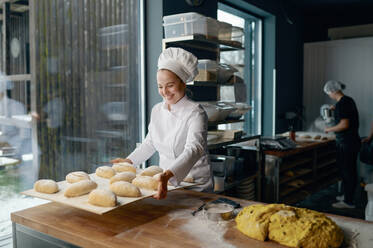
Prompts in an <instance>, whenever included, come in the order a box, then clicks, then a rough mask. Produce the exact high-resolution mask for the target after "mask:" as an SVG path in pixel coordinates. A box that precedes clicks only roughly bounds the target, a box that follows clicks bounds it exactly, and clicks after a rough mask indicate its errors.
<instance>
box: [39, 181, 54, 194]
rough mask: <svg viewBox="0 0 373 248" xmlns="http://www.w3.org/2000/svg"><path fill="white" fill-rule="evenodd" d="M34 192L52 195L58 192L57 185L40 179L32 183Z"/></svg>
mask: <svg viewBox="0 0 373 248" xmlns="http://www.w3.org/2000/svg"><path fill="white" fill-rule="evenodd" d="M34 190H35V191H37V192H40V193H46V194H54V193H56V192H58V184H57V183H56V182H55V181H53V180H51V179H40V180H38V181H36V182H35V183H34Z"/></svg>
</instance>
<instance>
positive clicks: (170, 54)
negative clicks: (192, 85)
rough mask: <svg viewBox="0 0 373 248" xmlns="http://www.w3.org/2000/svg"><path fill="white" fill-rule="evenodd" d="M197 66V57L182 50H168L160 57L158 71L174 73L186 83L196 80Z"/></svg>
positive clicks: (173, 48) (172, 48) (171, 48)
mask: <svg viewBox="0 0 373 248" xmlns="http://www.w3.org/2000/svg"><path fill="white" fill-rule="evenodd" d="M197 66H198V59H197V57H196V56H194V55H193V54H192V53H190V52H188V51H185V50H184V49H182V48H176V47H170V48H167V49H166V50H164V51H163V52H162V53H161V55H159V59H158V70H161V69H167V70H169V71H172V72H173V73H175V74H176V75H177V76H179V78H180V79H181V80H182V81H183V82H184V83H187V82H190V81H193V80H194V78H195V77H196V76H197V74H198V68H197Z"/></svg>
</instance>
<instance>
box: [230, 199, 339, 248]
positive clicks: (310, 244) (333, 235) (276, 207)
mask: <svg viewBox="0 0 373 248" xmlns="http://www.w3.org/2000/svg"><path fill="white" fill-rule="evenodd" d="M236 223H237V228H238V229H239V230H240V231H241V232H243V233H244V234H246V235H247V236H249V237H251V238H254V239H258V240H261V241H264V240H266V239H267V238H268V239H270V240H273V241H276V242H278V243H280V244H282V245H286V246H289V247H303V248H328V247H333V248H334V247H339V246H340V245H341V244H342V241H343V232H342V230H341V229H340V228H339V227H338V226H337V225H336V224H335V223H334V222H333V221H332V220H331V219H329V218H328V217H326V216H325V215H324V214H322V213H319V212H316V211H313V210H309V209H304V208H295V207H291V206H286V205H284V204H268V205H262V204H256V205H251V206H248V207H245V208H244V209H243V210H242V211H241V212H240V213H239V214H238V216H237V217H236Z"/></svg>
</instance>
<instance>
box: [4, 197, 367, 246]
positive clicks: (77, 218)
mask: <svg viewBox="0 0 373 248" xmlns="http://www.w3.org/2000/svg"><path fill="white" fill-rule="evenodd" d="M218 197H221V196H219V195H214V194H206V193H200V192H195V191H190V190H176V191H173V192H170V193H169V194H168V197H167V199H165V200H161V201H158V200H155V199H153V198H148V199H143V200H141V201H137V202H134V203H131V204H129V205H125V206H123V207H121V208H118V209H116V210H114V211H112V212H109V213H107V214H104V215H97V214H93V213H90V212H86V211H84V210H80V209H77V208H73V207H69V206H66V205H62V204H59V203H47V204H44V205H40V206H37V207H33V208H29V209H25V210H22V211H19V212H15V213H12V214H11V219H12V221H13V222H15V223H18V224H21V225H24V226H26V227H29V228H32V229H34V230H36V231H39V232H42V233H44V234H47V235H50V236H52V237H55V238H58V239H61V240H64V241H66V242H69V243H71V244H74V245H77V246H81V247H123V246H128V247H253V248H255V247H284V246H281V245H279V244H277V243H274V242H269V241H267V242H261V241H257V240H254V239H251V238H249V237H247V236H245V235H244V234H242V233H241V232H240V231H238V230H237V229H236V228H235V222H234V220H230V221H228V222H218V223H217V222H213V221H210V220H207V219H203V215H202V214H198V215H197V216H195V217H193V216H192V215H191V212H192V211H193V210H195V209H197V208H198V207H199V206H200V205H201V204H202V203H204V202H208V201H211V200H214V199H217V198H218ZM232 199H233V200H235V201H237V202H240V203H241V205H242V206H247V205H250V204H253V203H255V202H252V201H245V200H239V199H234V198H232ZM334 217H335V218H337V219H338V220H341V222H343V223H344V222H349V223H363V224H366V223H368V222H365V221H362V220H357V219H352V218H347V217H340V216H339V217H336V216H334ZM369 227H370V228H367V227H364V228H365V229H370V230H373V228H372V227H373V224H371V223H370V224H369ZM371 247H373V246H371Z"/></svg>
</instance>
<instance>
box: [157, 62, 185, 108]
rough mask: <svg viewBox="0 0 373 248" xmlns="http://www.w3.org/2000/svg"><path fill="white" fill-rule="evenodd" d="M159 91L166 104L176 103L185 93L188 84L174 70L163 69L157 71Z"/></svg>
mask: <svg viewBox="0 0 373 248" xmlns="http://www.w3.org/2000/svg"><path fill="white" fill-rule="evenodd" d="M157 83H158V92H159V94H160V95H161V96H162V97H163V99H164V100H165V102H166V104H175V103H177V102H178V101H179V100H180V99H181V98H183V97H184V95H185V88H186V85H185V83H184V82H183V81H181V79H180V78H179V77H178V76H177V75H176V74H175V73H173V72H171V71H169V70H165V69H161V70H159V71H158V72H157Z"/></svg>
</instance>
